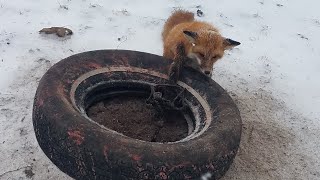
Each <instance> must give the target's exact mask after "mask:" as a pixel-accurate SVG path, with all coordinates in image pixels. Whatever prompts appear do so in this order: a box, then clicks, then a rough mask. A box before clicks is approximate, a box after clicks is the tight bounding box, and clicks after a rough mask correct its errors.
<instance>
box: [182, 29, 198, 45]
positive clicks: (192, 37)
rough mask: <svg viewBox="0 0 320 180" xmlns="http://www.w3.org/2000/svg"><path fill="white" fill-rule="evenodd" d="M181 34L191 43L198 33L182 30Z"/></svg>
mask: <svg viewBox="0 0 320 180" xmlns="http://www.w3.org/2000/svg"><path fill="white" fill-rule="evenodd" d="M183 34H184V35H185V36H186V38H187V39H188V40H189V41H190V42H191V43H195V41H196V39H197V37H198V34H197V33H196V32H192V31H183Z"/></svg>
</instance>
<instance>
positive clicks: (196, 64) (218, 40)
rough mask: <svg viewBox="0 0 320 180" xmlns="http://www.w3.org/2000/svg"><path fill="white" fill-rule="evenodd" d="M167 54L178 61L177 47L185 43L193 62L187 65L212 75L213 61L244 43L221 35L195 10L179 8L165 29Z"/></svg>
mask: <svg viewBox="0 0 320 180" xmlns="http://www.w3.org/2000/svg"><path fill="white" fill-rule="evenodd" d="M162 41H163V56H164V57H166V58H169V59H172V60H174V61H177V60H178V59H181V58H178V57H179V54H178V52H177V49H178V48H177V46H178V45H179V43H182V44H183V46H184V48H185V54H186V56H187V57H188V59H190V60H191V61H190V62H188V64H186V65H187V66H191V67H193V68H196V69H197V70H199V71H200V72H202V73H204V74H206V75H207V76H210V77H211V75H212V67H213V64H214V63H215V62H216V61H217V60H218V59H220V58H222V56H223V55H224V51H225V50H227V49H231V48H233V47H235V46H238V45H240V42H237V41H234V40H232V39H229V38H224V37H223V36H221V34H220V33H219V31H218V30H217V29H216V28H215V27H213V26H212V25H210V24H209V23H206V22H200V21H196V20H195V19H194V14H193V13H192V12H188V11H183V10H177V11H175V12H173V13H172V15H171V16H170V17H169V18H168V20H167V21H166V23H165V25H164V28H163V31H162Z"/></svg>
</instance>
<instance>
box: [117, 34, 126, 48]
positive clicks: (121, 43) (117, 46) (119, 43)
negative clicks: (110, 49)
mask: <svg viewBox="0 0 320 180" xmlns="http://www.w3.org/2000/svg"><path fill="white" fill-rule="evenodd" d="M124 37H125V40H124V41H121V42H120V43H119V44H118V46H117V49H118V48H119V46H120V45H121V44H122V43H124V42H126V41H127V40H128V38H127V36H124Z"/></svg>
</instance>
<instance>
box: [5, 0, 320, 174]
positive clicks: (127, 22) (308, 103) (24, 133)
mask: <svg viewBox="0 0 320 180" xmlns="http://www.w3.org/2000/svg"><path fill="white" fill-rule="evenodd" d="M197 6H200V7H199V9H201V10H202V11H203V12H204V16H203V17H197V19H199V20H203V21H208V22H210V23H212V24H214V25H215V26H216V27H217V28H218V29H220V31H221V33H222V34H223V35H224V36H226V37H229V38H232V39H234V40H237V41H240V42H241V43H242V44H241V45H240V46H238V47H237V48H235V49H233V50H232V51H228V53H226V55H225V56H224V57H223V59H221V60H220V61H219V62H218V63H217V64H216V65H215V66H214V74H213V79H214V80H216V81H217V82H218V83H219V84H220V85H221V86H222V87H224V88H225V89H226V90H227V91H228V92H229V93H230V95H231V96H232V97H233V99H234V100H235V102H236V104H237V105H238V107H239V110H240V112H241V116H242V119H243V134H242V139H241V146H240V149H239V152H238V155H237V157H236V159H235V161H234V163H233V164H232V166H231V168H230V170H229V171H228V172H227V174H226V175H225V177H224V179H244V180H246V179H320V140H319V139H320V120H319V117H320V116H319V115H320V95H319V93H320V80H319V78H320V11H319V7H320V1H318V0H309V1H301V0H290V1H289V0H242V1H235V0H223V1H222V0H206V1H204V0H202V1H190V0H189V1H187V0H183V1H182V0H180V1H178V0H153V1H146V0H135V1H133V0H122V1H120V0H119V1H102V0H92V1H89V0H81V1H76V0H54V1H40V0H0V90H1V91H0V179H1V180H2V179H19V180H20V179H36V180H43V179H52V180H57V179H70V178H69V177H68V176H67V175H65V174H63V173H62V172H61V171H59V170H58V169H57V168H56V167H55V166H54V165H53V164H52V163H51V162H50V161H49V159H48V158H47V157H46V156H45V155H44V153H43V152H42V151H41V149H40V148H39V146H38V144H37V141H36V138H35V135H34V131H33V126H32V118H31V113H32V104H33V98H34V93H35V91H36V88H37V85H38V82H39V80H40V78H41V77H42V75H43V74H44V73H45V72H46V70H48V69H49V68H50V67H51V66H52V65H53V64H55V63H57V62H59V61H60V60H61V59H63V58H66V57H68V56H70V55H73V54H75V53H80V52H84V51H89V50H97V49H116V48H118V49H130V50H137V51H144V52H149V53H154V54H158V55H162V42H161V35H160V34H161V30H162V27H163V24H164V22H165V20H166V18H167V17H168V16H169V15H170V13H171V11H172V10H173V9H174V8H183V9H186V10H190V11H193V12H196V10H197V9H198V8H197ZM51 26H65V27H67V28H70V29H72V30H73V32H74V35H72V36H71V37H70V38H58V37H56V36H55V35H40V34H39V33H38V31H39V30H40V29H42V28H44V27H51ZM118 38H120V41H119V40H118ZM199 148H201V147H199Z"/></svg>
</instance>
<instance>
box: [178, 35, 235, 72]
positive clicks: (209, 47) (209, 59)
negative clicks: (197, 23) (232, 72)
mask: <svg viewBox="0 0 320 180" xmlns="http://www.w3.org/2000/svg"><path fill="white" fill-rule="evenodd" d="M183 33H184V35H185V37H186V38H187V39H188V41H189V42H190V44H191V46H187V47H190V48H189V49H186V52H187V56H188V57H189V58H191V59H193V60H194V61H195V62H196V63H198V64H199V67H200V69H201V71H202V72H203V73H204V74H206V75H207V76H211V75H212V66H213V64H214V63H215V62H216V61H217V60H218V59H220V58H222V56H223V55H224V51H225V50H228V49H231V48H233V47H235V46H238V45H240V42H237V41H234V40H232V39H229V38H225V37H222V36H221V35H220V34H219V33H218V32H216V31H213V30H212V31H211V30H205V31H200V32H192V31H183Z"/></svg>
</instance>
